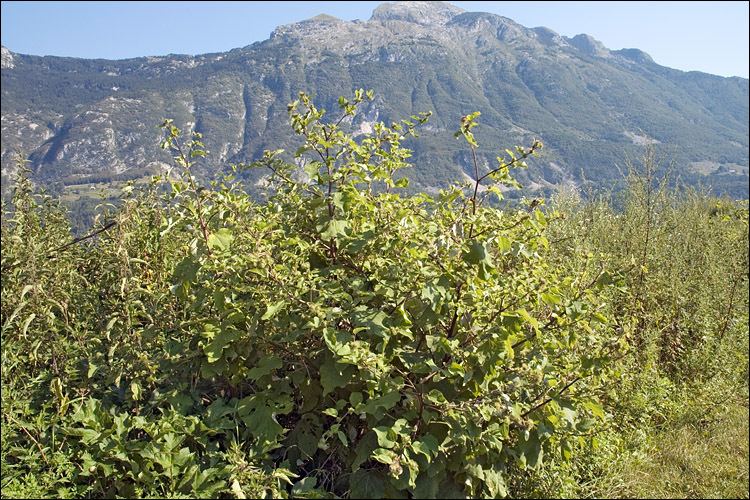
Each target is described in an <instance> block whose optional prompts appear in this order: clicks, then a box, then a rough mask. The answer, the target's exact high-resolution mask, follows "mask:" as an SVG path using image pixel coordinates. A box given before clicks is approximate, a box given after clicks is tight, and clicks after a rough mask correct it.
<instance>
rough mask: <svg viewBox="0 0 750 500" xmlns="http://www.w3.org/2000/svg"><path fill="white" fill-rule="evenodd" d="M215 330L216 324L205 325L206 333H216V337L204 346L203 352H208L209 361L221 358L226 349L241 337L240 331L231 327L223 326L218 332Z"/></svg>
mask: <svg viewBox="0 0 750 500" xmlns="http://www.w3.org/2000/svg"><path fill="white" fill-rule="evenodd" d="M209 327H210V328H209ZM215 332H216V326H214V325H211V324H206V325H205V330H204V334H208V335H211V334H215V336H214V338H213V339H212V340H211V341H210V342H209V343H208V344H206V346H205V347H203V352H204V353H205V354H206V358H207V360H208V362H209V363H215V362H216V361H218V360H219V359H221V355H222V353H223V352H224V349H225V348H226V347H227V346H228V345H229V344H230V343H232V342H234V341H235V340H237V339H238V338H239V332H237V330H234V329H231V328H221V329H219V331H218V333H215Z"/></svg>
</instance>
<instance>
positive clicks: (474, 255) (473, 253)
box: [462, 240, 487, 264]
mask: <svg viewBox="0 0 750 500" xmlns="http://www.w3.org/2000/svg"><path fill="white" fill-rule="evenodd" d="M462 257H463V259H464V260H465V261H466V262H468V263H469V264H479V263H480V262H485V261H486V260H487V249H486V248H485V247H484V245H482V244H481V243H479V242H478V241H477V240H471V242H470V243H469V249H468V250H467V251H465V252H464V253H463V255H462Z"/></svg>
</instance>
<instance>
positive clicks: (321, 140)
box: [1, 90, 747, 498]
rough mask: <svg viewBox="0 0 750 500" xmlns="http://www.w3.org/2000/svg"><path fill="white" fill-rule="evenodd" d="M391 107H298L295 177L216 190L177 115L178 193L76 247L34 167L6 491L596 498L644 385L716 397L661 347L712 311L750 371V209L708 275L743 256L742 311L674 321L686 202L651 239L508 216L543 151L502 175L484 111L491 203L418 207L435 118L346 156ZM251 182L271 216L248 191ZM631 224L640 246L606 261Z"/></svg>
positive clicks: (736, 294)
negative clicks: (675, 272) (598, 479)
mask: <svg viewBox="0 0 750 500" xmlns="http://www.w3.org/2000/svg"><path fill="white" fill-rule="evenodd" d="M372 99H374V97H373V93H372V92H364V91H362V90H359V91H357V92H355V94H354V97H353V98H352V99H346V98H341V99H340V100H339V101H338V108H339V116H337V117H335V118H332V119H328V115H327V114H326V112H325V111H324V110H322V109H319V108H317V107H316V106H315V104H314V102H313V101H312V99H311V97H310V96H308V95H306V94H304V93H302V94H300V95H299V99H297V100H296V101H295V102H293V103H292V104H290V105H289V107H288V113H289V119H290V121H291V126H292V129H293V130H294V132H295V133H296V134H297V135H298V136H299V137H300V138H301V140H302V141H303V143H302V144H301V145H300V146H299V147H298V148H297V150H296V154H295V155H294V156H295V161H294V163H289V162H287V161H285V160H284V159H283V158H284V156H283V153H282V151H280V150H275V151H266V153H265V154H264V156H263V158H261V159H260V160H259V161H257V162H254V163H252V164H250V165H237V166H234V167H233V174H232V175H227V176H226V177H224V178H223V179H221V180H217V181H215V182H213V183H211V185H210V186H202V185H201V184H200V182H199V180H198V178H197V177H196V175H195V171H196V169H199V168H200V162H201V161H203V159H204V157H205V155H206V154H207V151H206V148H205V146H204V144H203V142H202V137H201V135H200V134H198V133H192V134H191V136H190V138H189V139H183V137H182V135H181V134H182V133H181V131H180V130H179V129H178V128H177V127H175V126H174V125H173V124H172V121H171V120H165V121H164V122H163V123H162V125H161V128H162V129H163V130H164V132H165V140H164V142H163V144H162V147H163V148H164V149H165V150H168V151H170V152H171V153H172V154H173V155H174V164H175V168H174V169H173V171H172V172H171V173H169V174H168V175H166V176H164V177H155V178H154V179H153V181H152V183H151V184H149V185H148V186H145V185H136V184H132V183H131V184H129V185H128V186H127V187H126V188H125V189H124V190H123V194H122V197H121V199H120V200H119V201H118V203H117V204H116V205H115V204H108V203H103V204H102V205H101V206H100V207H98V209H97V210H98V217H97V220H96V223H95V226H94V227H93V228H92V230H91V231H90V232H89V233H88V234H86V235H84V236H81V237H78V238H76V239H74V240H72V242H71V241H70V239H71V237H70V235H69V231H68V227H67V225H66V222H65V213H64V210H63V209H61V208H60V206H59V205H58V204H57V203H55V202H54V201H53V200H51V199H50V198H49V197H44V196H38V195H35V194H34V193H33V192H32V190H31V187H30V184H29V182H28V174H27V172H26V171H25V170H24V169H23V168H20V169H19V171H20V174H19V180H18V183H17V188H16V191H15V194H14V197H13V199H12V200H11V202H10V203H9V205H5V204H4V205H3V225H2V241H3V246H2V272H3V283H2V382H3V398H2V418H3V426H2V434H1V436H2V461H3V462H2V465H3V480H2V481H3V483H2V485H3V495H4V496H5V495H6V492H7V495H8V496H25V495H33V496H38V497H40V498H43V497H57V496H59V497H81V496H94V497H114V496H124V497H191V498H194V497H201V498H203V497H217V496H222V497H229V496H233V497H237V498H246V497H272V498H286V497H289V496H292V497H307V498H320V497H325V498H331V497H372V498H379V497H389V498H390V497H408V496H413V497H424V498H437V497H438V496H439V497H446V498H450V497H493V498H496V497H504V496H523V495H524V494H528V495H529V496H530V495H533V494H538V493H539V492H540V491H542V490H543V489H544V484H545V483H544V481H545V478H550V477H554V472H556V471H562V472H563V473H564V474H563V475H562V476H560V477H563V478H567V479H564V481H563V482H565V481H567V482H565V485H566V486H565V488H568V489H567V490H566V491H570V492H572V493H571V494H575V491H576V490H575V487H574V485H575V481H576V480H577V479H578V476H575V472H574V471H575V470H578V469H577V468H582V467H583V466H582V465H581V464H584V463H585V461H586V459H587V457H591V456H595V453H596V452H595V450H597V449H598V448H597V447H598V446H599V445H600V442H601V439H602V434H601V433H602V432H603V431H607V432H611V431H610V429H611V428H612V425H613V424H616V425H621V424H623V423H624V424H625V425H627V426H629V428H637V427H638V425H640V424H642V423H643V422H641V421H638V420H636V419H635V416H636V414H637V412H636V411H635V410H636V408H635V406H636V403H635V402H634V401H635V398H636V396H634V397H628V395H627V393H625V392H624V391H623V390H622V389H623V387H625V386H628V387H634V386H636V385H637V383H638V382H639V381H643V380H644V379H645V377H646V375H643V377H642V378H639V376H638V375H633V376H629V377H624V378H621V377H623V374H624V373H625V369H626V368H630V367H635V368H638V369H641V368H648V369H654V370H661V372H659V373H660V374H661V373H663V374H664V376H663V377H660V378H657V381H658V383H659V384H661V385H660V387H666V388H667V389H665V390H668V387H670V385H669V384H671V385H672V386H674V385H676V384H679V383H680V381H681V380H683V379H688V378H689V379H691V380H701V378H700V375H702V374H706V376H707V377H708V375H709V374H708V372H707V369H708V367H707V360H706V358H705V357H701V356H700V355H699V347H701V346H704V345H705V344H702V343H701V342H703V341H701V342H698V341H697V340H695V338H694V337H690V336H680V339H682V342H683V345H686V346H687V349H686V350H684V351H674V349H672V347H671V346H670V347H669V349H672V350H669V349H667V348H665V347H661V346H662V344H660V343H659V342H658V339H661V338H662V337H663V335H662V336H659V335H657V336H654V334H653V333H652V332H654V331H655V330H654V326H653V325H663V324H665V322H666V321H667V319H671V320H672V321H678V325H679V326H680V327H682V325H683V323H681V322H680V321H689V322H690V323H689V325H693V323H694V322H696V321H698V318H699V317H704V316H706V315H713V316H711V317H712V318H716V319H715V320H714V323H712V327H713V330H711V331H712V332H713V333H712V334H711V337H710V338H709V340H708V342H709V345H710V346H716V350H715V351H714V354H715V356H721V357H722V358H721V359H725V360H726V361H727V365H730V366H736V363H732V362H731V359H730V356H731V355H732V352H733V351H732V345H733V344H732V342H737V341H738V339H740V338H741V333H742V330H741V329H742V327H741V326H740V323H739V322H738V318H739V319H741V318H742V316H741V311H742V305H743V304H746V303H747V299H746V294H745V295H742V292H741V291H742V290H744V288H743V286H744V287H745V288H746V281H743V280H746V269H747V260H746V259H745V260H744V261H742V260H741V259H740V260H732V259H735V257H736V255H742V254H741V252H740V250H739V249H741V248H746V246H745V247H742V244H743V241H744V242H746V241H747V230H746V226H747V215H746V214H747V212H746V209H745V211H744V212H743V211H742V210H741V209H739V208H738V207H736V206H735V205H734V204H731V203H728V202H727V203H724V204H721V205H717V206H715V208H716V212H715V214H714V215H715V216H716V217H714V218H715V219H716V221H715V222H710V221H709V222H707V225H706V226H705V229H706V230H707V231H708V230H710V231H716V230H720V231H721V234H723V235H724V236H723V237H724V238H725V240H721V241H720V242H717V243H716V250H712V252H718V249H719V248H721V247H722V246H726V244H727V242H733V243H732V244H734V245H735V246H736V248H735V247H732V248H735V250H732V251H731V252H730V253H731V257H730V256H728V257H727V259H729V260H728V261H727V262H732V263H733V264H732V265H733V266H734V267H732V266H730V267H731V268H732V269H733V271H731V272H730V274H729V275H723V274H721V273H726V272H727V265H726V264H722V263H721V262H722V261H715V264H712V265H715V268H712V269H714V272H715V273H716V276H724V277H725V278H726V279H730V282H731V283H732V284H731V285H727V283H730V282H725V283H724V288H721V287H719V288H717V289H716V292H717V293H718V292H721V293H722V294H723V295H722V297H726V298H729V299H730V301H729V302H725V301H723V300H722V301H721V302H720V305H719V306H715V305H713V306H712V304H709V303H705V304H704V303H702V302H701V303H700V305H699V306H698V307H699V309H698V310H696V311H695V313H694V314H693V315H690V316H688V317H687V319H685V316H682V315H680V316H679V317H678V316H675V314H676V313H675V312H674V311H675V310H674V309H673V307H674V306H673V305H671V304H670V307H667V308H665V307H664V303H665V302H664V300H663V297H664V295H663V294H660V293H659V291H658V290H657V289H656V288H654V287H655V286H658V287H662V288H663V287H664V286H666V283H667V279H668V278H667V276H665V277H664V278H663V280H658V281H657V280H656V277H652V276H654V275H653V274H650V273H646V271H643V273H638V271H639V270H640V269H658V266H659V263H656V264H655V262H654V261H653V259H655V258H656V256H655V255H654V254H653V252H654V251H655V250H654V249H655V248H660V246H657V245H662V244H663V243H662V241H663V240H662V239H661V238H662V236H663V237H666V235H667V234H668V233H669V231H668V230H666V229H664V232H663V233H662V229H661V228H662V226H661V225H662V224H664V223H665V222H664V221H667V220H671V219H668V218H666V219H664V218H662V217H663V214H664V212H663V211H662V208H661V207H663V206H665V205H658V204H654V203H652V202H651V201H649V202H648V203H647V204H646V206H647V207H650V208H648V209H647V212H648V213H650V215H648V216H647V218H646V219H643V218H637V217H635V214H643V213H644V212H643V206H644V205H643V204H640V205H639V204H638V200H641V199H642V198H638V196H640V193H641V191H638V192H637V193H636V196H635V198H634V200H633V202H632V204H630V205H628V206H629V207H632V208H630V209H629V210H631V212H628V215H627V217H626V221H625V222H620V219H619V218H618V215H617V214H615V213H614V212H612V211H610V209H609V208H607V207H606V206H587V205H584V204H581V203H580V202H573V201H569V202H566V201H564V200H562V201H560V202H559V206H558V207H557V208H550V209H547V208H546V206H545V203H544V202H543V201H540V200H534V201H531V202H527V203H525V204H521V205H520V206H519V208H517V209H513V210H510V209H506V210H501V209H499V208H497V203H496V201H495V200H496V199H497V198H498V197H500V198H501V199H502V197H503V195H504V194H506V193H508V192H509V191H507V190H506V188H511V187H513V186H515V184H516V182H515V180H514V179H513V178H512V177H511V175H510V172H511V169H512V168H515V167H523V166H524V160H525V159H527V158H529V157H531V156H534V155H535V154H536V152H537V150H538V149H539V148H541V147H542V146H541V143H540V142H539V141H534V142H533V143H532V145H531V146H530V147H529V148H521V147H518V148H516V150H515V151H511V150H506V155H505V156H504V157H500V158H498V164H497V166H496V167H495V168H485V169H480V167H479V164H480V163H479V161H478V159H477V156H476V148H477V147H478V143H479V141H478V140H477V138H476V137H475V135H474V131H473V130H472V128H474V127H475V126H476V125H477V118H478V117H479V113H478V112H477V113H473V114H469V115H467V116H465V117H464V118H463V119H462V120H461V124H460V129H459V131H458V132H457V134H456V135H457V137H458V138H459V139H461V137H464V138H465V139H467V141H468V145H469V149H470V151H471V153H472V156H471V158H472V163H473V172H472V174H473V175H470V177H471V179H472V180H471V181H465V182H464V183H463V184H455V185H453V186H451V187H450V189H446V190H442V191H440V192H439V193H438V194H436V195H435V196H428V195H426V194H421V193H417V194H409V191H408V189H407V188H408V183H409V181H408V177H406V176H404V175H401V173H402V172H401V171H402V170H404V169H405V168H407V167H408V166H409V164H408V160H409V158H410V154H411V151H410V150H408V149H406V147H405V144H406V143H407V140H408V141H410V142H409V143H411V141H414V138H415V137H416V136H417V131H418V130H419V127H420V126H421V125H423V124H424V123H425V122H426V121H427V120H428V118H429V114H422V115H414V116H411V117H410V118H409V119H406V120H402V121H400V122H398V123H392V124H391V125H390V126H388V125H386V124H384V123H382V122H381V123H378V124H376V125H375V126H374V127H373V132H372V133H370V134H367V135H361V136H358V137H357V138H355V137H352V136H351V135H349V134H347V133H345V131H344V130H342V129H341V128H340V127H341V126H342V124H344V123H345V122H346V120H348V119H349V117H355V116H356V115H357V113H358V112H359V110H358V108H359V107H360V106H361V105H362V104H364V103H366V101H369V100H372ZM19 161H20V160H19ZM20 166H21V165H20ZM247 169H254V170H258V171H259V172H261V173H263V174H264V175H265V176H266V177H265V179H266V181H267V183H268V186H269V191H268V198H267V200H266V201H265V202H263V203H258V202H256V201H253V200H252V199H251V198H250V197H249V196H248V195H247V194H246V193H244V192H243V190H242V189H241V185H240V184H239V183H238V182H236V180H235V178H234V175H235V174H240V173H242V172H243V171H245V170H247ZM649 185H650V184H649ZM501 186H502V187H503V190H501V189H500V187H501ZM648 196H649V198H648V199H649V200H651V199H652V197H650V195H648ZM687 199H690V198H689V197H688V198H687ZM701 199H702V198H700V197H697V196H696V197H695V198H693V203H699V202H700V200H701ZM566 203H570V209H568V208H566ZM639 207H640V208H639ZM649 211H651V212H649ZM631 213H632V214H633V215H632V216H631ZM594 216H595V217H594ZM717 217H718V218H717ZM725 218H726V220H725ZM644 220H646V221H648V222H647V225H648V227H649V228H650V229H649V236H648V237H647V238H643V234H642V233H641V229H642V228H643V227H644V226H643V224H644V222H643V221H644ZM719 220H721V221H722V222H719ZM581 221H587V222H585V224H584V227H586V228H587V230H586V231H584V232H583V233H579V232H577V231H576V228H577V227H579V225H580V224H582V222H581ZM593 221H595V222H593ZM674 222H676V219H675V220H674ZM621 223H622V224H624V225H623V226H616V224H621ZM743 223H744V226H743V225H742V224H743ZM586 224H587V225H586ZM615 227H617V228H618V229H619V230H620V232H619V233H616V234H615V236H617V237H620V236H619V235H621V237H622V239H623V240H622V241H630V242H631V244H632V245H636V246H634V247H627V248H626V249H625V250H622V249H618V247H617V244H618V243H619V242H620V241H621V240H619V239H616V240H615V242H612V243H607V242H609V240H608V239H606V238H605V236H607V237H610V236H612V233H611V231H612V229H613V228H615ZM669 227H671V226H669ZM743 227H744V228H745V229H744V233H743ZM717 228H718V229H717ZM672 230H673V228H672ZM607 231H610V233H609V234H608V233H607ZM710 234H715V233H710ZM743 238H744V239H743ZM605 243H606V244H605ZM597 245H598V246H597ZM607 245H610V246H607ZM633 248H635V249H636V250H637V251H631V250H632V249H633ZM737 252H739V253H737ZM624 255H635V256H636V260H635V261H634V262H635V264H631V263H630V262H629V261H627V260H623V256H624ZM744 255H746V254H744ZM706 257H707V258H711V259H716V258H718V257H719V255H718V253H711V254H709V255H707V256H706ZM701 262H703V261H701ZM704 263H705V262H704ZM661 264H663V263H661ZM654 265H656V266H657V267H656V268H654V267H653V266H654ZM685 265H688V263H686V264H685ZM632 266H636V267H632ZM743 266H744V267H743ZM632 269H635V270H636V273H633V272H631V271H632ZM731 280H733V281H731ZM717 286H719V285H717ZM669 297H672V295H669ZM679 300H683V299H679ZM690 303H691V302H690V300H687V299H685V300H684V301H683V302H679V304H690ZM679 304H678V305H679ZM681 307H682V306H681ZM644 311H652V312H651V313H650V314H649V315H648V316H647V317H646V320H645V322H642V321H640V320H639V318H640V317H641V316H639V314H641V313H643V312H644ZM681 314H682V313H681ZM717 314H719V315H718V316H717ZM738 315H739V316H738ZM705 321H708V320H705ZM743 324H746V323H743ZM685 325H688V323H685ZM697 326H701V325H697V324H696V327H697ZM745 337H746V335H745ZM686 342H687V343H686ZM631 345H633V346H635V347H636V348H637V349H636V353H635V354H636V355H635V356H632V357H631V356H627V354H628V353H629V352H631V350H630V348H631ZM657 352H658V353H662V352H664V353H667V352H675V354H674V356H673V357H672V358H669V357H663V356H660V355H657V354H650V353H657ZM643 353H645V354H643ZM745 366H746V365H745ZM722 370H723V371H722ZM746 371H747V369H746V368H745V374H746ZM718 372H721V373H724V374H725V375H726V377H727V380H728V379H730V378H732V377H735V376H736V375H737V373H735V372H733V371H732V370H731V369H730V368H729V366H727V367H724V368H721V369H720V370H718ZM646 373H648V372H646ZM716 373H717V371H715V372H713V373H712V374H711V375H712V376H713V375H715V374H716ZM703 380H708V378H706V379H703ZM733 380H735V381H736V380H739V379H733ZM628 384H629V385H628ZM735 387H736V386H735ZM637 394H638V393H636V395H637ZM641 394H643V393H641ZM643 396H644V399H643V401H644V403H643V405H644V406H646V407H647V408H648V410H649V411H648V412H647V415H648V416H649V417H652V416H653V415H654V412H653V411H652V409H651V406H650V405H651V404H652V398H653V391H652V392H646V393H645V394H643ZM604 448H605V449H608V448H607V447H606V446H605V447H604ZM589 470H594V468H593V466H591V467H589V468H587V469H586V471H589ZM553 482H554V481H553Z"/></svg>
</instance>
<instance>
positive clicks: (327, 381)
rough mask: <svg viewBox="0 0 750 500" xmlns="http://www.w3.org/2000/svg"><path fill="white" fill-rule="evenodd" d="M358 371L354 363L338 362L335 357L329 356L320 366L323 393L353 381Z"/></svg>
mask: <svg viewBox="0 0 750 500" xmlns="http://www.w3.org/2000/svg"><path fill="white" fill-rule="evenodd" d="M356 371H357V369H356V368H355V367H354V365H347V364H343V363H337V362H336V361H335V360H334V359H332V358H328V359H327V360H326V361H325V362H324V363H323V364H322V365H321V366H320V384H321V385H322V386H323V395H324V396H325V395H326V394H328V393H329V392H332V391H333V390H334V389H336V388H337V387H343V386H345V385H346V384H348V383H349V382H351V381H352V378H353V377H354V374H355V373H356Z"/></svg>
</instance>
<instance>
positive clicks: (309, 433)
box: [284, 413, 323, 460]
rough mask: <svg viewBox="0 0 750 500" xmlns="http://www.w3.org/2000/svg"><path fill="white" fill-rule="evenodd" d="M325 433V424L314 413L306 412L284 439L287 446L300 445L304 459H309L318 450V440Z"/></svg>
mask: <svg viewBox="0 0 750 500" xmlns="http://www.w3.org/2000/svg"><path fill="white" fill-rule="evenodd" d="M322 435H323V424H322V423H321V422H320V418H318V416H317V415H315V414H313V413H305V414H304V415H302V418H300V420H299V422H297V425H295V426H294V429H292V431H291V432H290V433H289V436H288V437H287V438H286V440H285V441H284V443H285V445H286V446H298V447H299V449H300V451H302V459H303V460H308V459H309V458H310V457H312V456H313V455H314V454H315V452H316V451H317V450H318V442H319V441H320V437H321V436H322Z"/></svg>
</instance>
